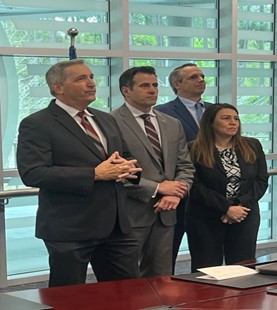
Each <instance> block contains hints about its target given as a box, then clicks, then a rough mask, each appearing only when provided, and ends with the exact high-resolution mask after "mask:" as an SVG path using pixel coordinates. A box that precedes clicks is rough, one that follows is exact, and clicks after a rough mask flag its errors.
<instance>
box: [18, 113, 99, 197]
mask: <svg viewBox="0 0 277 310" xmlns="http://www.w3.org/2000/svg"><path fill="white" fill-rule="evenodd" d="M76 160H77V159H76ZM17 166H18V171H19V174H20V176H21V179H22V181H23V183H24V184H25V185H26V186H30V187H38V188H41V189H47V190H53V191H64V192H70V193H78V194H90V193H91V192H92V189H93V185H94V169H92V167H82V166H80V165H79V167H77V165H76V166H73V165H72V166H69V165H57V164H55V163H53V147H52V143H51V138H50V137H49V135H48V133H47V130H46V128H45V126H44V124H40V122H39V121H38V120H37V119H35V118H34V117H28V118H26V119H24V120H23V121H22V122H21V124H20V127H19V136H18V147H17Z"/></svg>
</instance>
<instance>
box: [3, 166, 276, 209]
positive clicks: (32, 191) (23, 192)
mask: <svg viewBox="0 0 277 310" xmlns="http://www.w3.org/2000/svg"><path fill="white" fill-rule="evenodd" d="M268 174H269V175H270V176H273V175H277V168H276V169H269V170H268ZM38 192H39V189H38V188H26V189H17V190H7V191H0V201H1V200H8V199H10V198H15V197H25V196H35V195H37V194H38ZM0 203H1V202H0Z"/></svg>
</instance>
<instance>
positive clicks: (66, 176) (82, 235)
mask: <svg viewBox="0 0 277 310" xmlns="http://www.w3.org/2000/svg"><path fill="white" fill-rule="evenodd" d="M54 101H55V100H53V101H52V102H51V103H50V105H49V106H48V107H47V108H46V109H43V110H41V111H39V112H37V113H34V114H32V115H30V116H28V117H27V118H25V119H24V120H23V121H22V122H21V124H20V128H19V138H18V149H17V162H18V171H19V173H20V176H21V178H22V180H23V182H24V184H25V185H27V186H31V187H38V188H40V191H39V207H38V211H37V218H36V236H37V237H38V238H42V239H45V240H52V241H85V240H91V239H100V238H105V237H107V236H108V235H109V234H110V233H111V232H112V231H113V229H114V227H115V224H116V223H119V227H120V229H121V231H122V232H123V233H129V232H130V231H131V226H130V222H129V219H128V218H127V215H126V209H125V208H126V198H127V194H126V190H125V189H124V187H123V184H122V182H116V181H96V180H95V178H94V168H95V167H96V166H97V165H99V164H100V163H101V162H102V161H103V159H102V157H101V154H100V152H99V150H98V149H97V148H96V146H95V145H94V143H93V140H92V139H91V138H90V137H89V136H88V135H86V134H85V133H84V131H83V130H82V129H81V128H80V126H79V125H78V124H77V123H76V121H75V120H74V119H73V118H72V117H71V116H70V115H69V114H68V113H67V112H66V111H64V110H63V109H62V108H60V107H59V106H57V105H56V104H55V102H54ZM88 111H90V112H91V113H92V114H93V115H94V120H95V122H96V123H97V125H98V126H99V128H100V129H101V131H102V133H103V134H104V135H105V137H106V139H107V146H108V150H107V153H108V156H110V155H111V154H112V153H113V152H115V151H118V152H119V153H120V155H121V156H122V157H124V158H131V157H132V156H131V154H130V153H129V151H128V149H127V147H126V144H125V142H124V140H123V138H122V136H121V132H120V130H119V128H118V126H117V124H116V122H115V120H114V119H113V117H112V116H111V115H109V114H108V113H105V112H102V111H99V110H96V109H92V108H88ZM138 181H139V180H137V182H138Z"/></svg>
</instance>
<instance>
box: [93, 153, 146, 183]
mask: <svg viewBox="0 0 277 310" xmlns="http://www.w3.org/2000/svg"><path fill="white" fill-rule="evenodd" d="M136 162H137V160H136V159H132V160H126V159H125V158H123V157H121V156H120V155H119V153H118V152H114V153H113V154H112V155H111V156H110V157H109V158H108V159H107V160H105V161H103V162H102V163H101V164H99V165H98V166H97V167H95V180H101V181H110V180H116V181H125V180H126V179H136V178H137V176H136V175H135V174H136V173H137V172H139V171H141V170H142V169H141V168H138V167H136V166H135V163H136Z"/></svg>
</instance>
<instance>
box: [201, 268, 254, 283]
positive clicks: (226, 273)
mask: <svg viewBox="0 0 277 310" xmlns="http://www.w3.org/2000/svg"><path fill="white" fill-rule="evenodd" d="M197 270H198V271H201V272H203V273H205V274H206V275H204V276H199V277H197V278H199V279H207V280H226V279H231V278H236V277H241V276H248V275H251V274H256V273H258V271H257V270H255V269H252V268H248V267H244V266H240V265H228V266H215V267H207V268H199V269H197Z"/></svg>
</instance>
